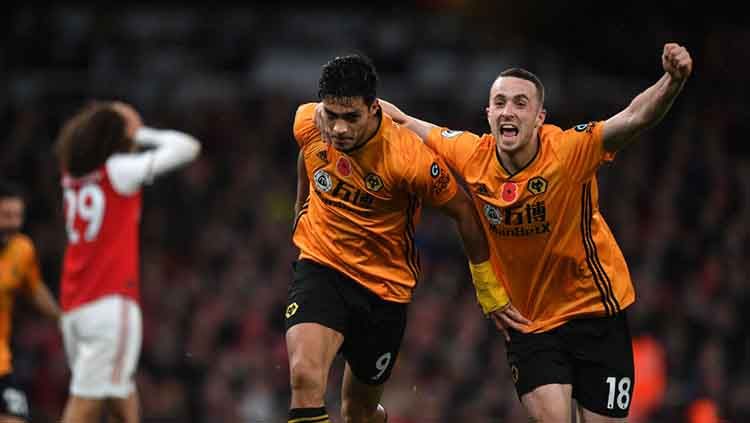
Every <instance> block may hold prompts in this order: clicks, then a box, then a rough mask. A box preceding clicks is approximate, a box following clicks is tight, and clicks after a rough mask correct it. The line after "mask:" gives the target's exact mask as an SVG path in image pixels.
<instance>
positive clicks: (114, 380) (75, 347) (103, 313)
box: [61, 295, 142, 398]
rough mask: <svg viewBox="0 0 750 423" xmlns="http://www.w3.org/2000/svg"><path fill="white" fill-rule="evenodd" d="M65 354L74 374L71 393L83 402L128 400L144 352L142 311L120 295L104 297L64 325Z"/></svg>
mask: <svg viewBox="0 0 750 423" xmlns="http://www.w3.org/2000/svg"><path fill="white" fill-rule="evenodd" d="M61 325H62V332H63V341H64V344H65V354H66V355H67V357H68V365H69V366H70V370H71V372H72V373H73V377H72V378H71V381H70V393H71V394H72V395H75V396H78V397H84V398H107V397H117V398H127V397H128V396H129V395H130V394H131V393H132V392H133V391H134V389H135V382H134V374H135V370H136V366H137V364H138V356H139V355H140V352H141V338H142V328H141V309H140V307H139V306H138V304H136V303H135V302H134V301H133V300H131V299H129V298H126V297H122V296H119V295H113V296H107V297H102V298H100V299H98V300H96V301H94V302H91V303H89V304H85V305H83V306H81V307H78V308H76V309H74V310H72V311H70V312H67V313H64V314H63V317H62V321H61Z"/></svg>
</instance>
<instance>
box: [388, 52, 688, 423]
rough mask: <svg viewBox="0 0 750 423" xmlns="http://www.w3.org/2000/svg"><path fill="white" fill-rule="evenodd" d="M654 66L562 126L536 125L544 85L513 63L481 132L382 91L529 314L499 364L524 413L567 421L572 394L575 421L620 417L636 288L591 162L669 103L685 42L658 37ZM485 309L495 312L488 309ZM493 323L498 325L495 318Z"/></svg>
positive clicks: (626, 394)
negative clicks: (458, 182) (472, 212)
mask: <svg viewBox="0 0 750 423" xmlns="http://www.w3.org/2000/svg"><path fill="white" fill-rule="evenodd" d="M661 61H662V66H663V68H664V75H663V76H662V77H661V78H660V79H659V80H658V81H657V82H656V83H655V84H653V85H652V86H651V87H649V88H647V89H646V90H645V91H643V92H642V93H640V94H639V95H638V96H636V97H635V98H634V99H633V100H632V102H631V103H630V104H629V105H628V107H626V108H625V109H624V110H622V111H621V112H619V113H617V114H616V115H614V116H612V117H610V118H609V119H607V120H605V121H596V122H590V123H585V124H581V125H578V126H576V127H574V128H571V129H568V130H562V129H560V128H558V127H556V126H553V125H546V124H544V118H545V109H544V87H543V85H542V83H541V82H540V81H539V79H538V78H537V77H536V76H535V75H533V74H531V73H530V72H528V71H526V70H523V69H518V68H514V69H509V70H506V71H504V72H502V73H501V74H500V76H499V77H498V78H497V79H496V80H495V82H494V83H493V84H492V87H491V88H490V95H489V105H488V107H487V120H488V122H489V124H490V128H491V132H492V133H491V134H486V135H483V136H481V137H480V136H477V135H474V134H471V133H468V132H461V131H452V130H449V129H446V128H440V127H437V126H435V125H432V124H430V123H428V122H424V121H421V120H419V119H416V118H412V117H410V116H408V115H406V114H404V113H403V112H402V111H400V110H399V109H398V108H396V107H395V106H393V105H391V104H389V103H387V102H384V101H382V100H381V104H382V105H383V106H382V107H383V110H384V112H385V113H386V114H388V115H390V116H392V117H393V119H394V120H395V121H397V122H399V123H403V124H405V125H406V126H407V127H409V128H411V129H413V130H414V131H415V132H416V133H417V134H419V135H420V137H421V138H422V139H423V140H424V141H425V143H426V144H427V145H428V146H430V147H431V148H432V149H434V150H435V151H436V152H437V153H438V154H439V155H440V156H441V157H443V158H444V159H445V160H446V162H447V163H448V165H449V166H451V168H452V169H454V171H455V172H456V173H457V174H459V175H460V176H461V177H462V178H463V179H464V180H465V182H466V184H467V186H468V187H469V189H470V191H471V194H472V197H473V200H474V205H475V207H476V209H477V210H478V211H479V213H480V214H481V217H482V219H481V220H482V224H483V226H484V230H485V233H486V234H487V238H488V241H489V243H490V247H491V251H492V257H491V261H492V265H493V267H494V269H495V271H496V272H497V275H498V277H499V278H500V279H501V280H502V281H503V282H504V284H505V288H506V290H507V292H508V295H509V296H510V299H511V301H512V302H513V304H514V305H515V306H516V307H517V308H518V310H519V311H520V312H521V314H523V315H524V316H526V317H527V318H529V319H531V321H532V322H533V323H532V324H531V326H530V330H529V331H527V332H525V333H523V332H522V331H518V330H516V329H515V328H513V327H511V328H510V335H511V336H510V340H509V342H508V361H509V364H510V365H511V370H512V375H513V379H514V382H515V384H516V390H517V392H518V395H519V397H520V398H521V401H522V403H523V404H524V406H525V408H526V410H527V411H528V413H529V415H530V416H531V418H532V420H533V421H542V422H566V421H569V419H570V408H571V404H572V399H571V398H575V399H576V401H577V403H578V413H579V415H581V417H582V418H583V420H584V421H586V422H617V421H625V418H626V417H627V415H628V409H629V406H630V399H631V396H632V393H633V355H632V345H631V339H630V333H629V329H628V323H627V319H626V313H625V310H626V309H627V307H628V306H630V305H631V304H632V303H633V301H634V300H635V292H634V289H633V284H632V282H631V279H630V274H629V272H628V268H627V265H626V264H625V259H624V257H623V255H622V252H621V251H620V248H619V247H618V245H617V242H616V241H615V239H614V237H613V235H612V232H611V231H610V229H609V227H608V226H607V224H606V222H605V221H604V218H603V217H602V215H601V213H600V212H599V207H598V196H599V195H598V187H597V181H596V171H597V169H598V167H599V165H600V164H601V163H603V162H606V161H611V160H613V158H614V156H615V154H616V153H617V152H618V151H619V150H621V149H622V148H623V147H625V146H626V145H627V144H628V143H629V142H631V141H632V140H633V139H634V138H635V137H636V136H637V135H638V134H640V133H641V132H642V131H644V130H646V129H648V128H650V127H651V126H653V125H655V124H656V123H658V122H659V121H660V120H661V119H662V118H663V117H664V115H665V114H666V113H667V111H668V110H669V109H670V107H671V105H672V103H673V102H674V100H675V98H676V97H677V95H678V94H679V93H680V91H681V90H682V87H683V85H684V84H685V81H686V80H687V78H688V76H689V75H690V73H691V70H692V59H691V58H690V54H689V53H688V51H687V50H686V49H685V48H684V47H683V46H680V45H678V44H674V43H669V44H666V45H664V49H663V53H662V56H661ZM493 317H494V316H493ZM496 323H498V324H500V325H505V324H506V323H507V322H506V321H505V320H504V317H502V316H500V317H496Z"/></svg>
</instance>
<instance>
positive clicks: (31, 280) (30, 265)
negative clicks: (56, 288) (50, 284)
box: [21, 240, 43, 294]
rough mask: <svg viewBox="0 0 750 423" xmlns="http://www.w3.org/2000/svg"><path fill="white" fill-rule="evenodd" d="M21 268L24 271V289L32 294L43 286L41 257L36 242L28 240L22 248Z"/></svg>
mask: <svg viewBox="0 0 750 423" xmlns="http://www.w3.org/2000/svg"><path fill="white" fill-rule="evenodd" d="M21 257H22V258H21V270H22V272H23V289H24V291H26V292H27V293H29V294H31V293H33V292H35V291H36V290H37V289H39V287H40V286H41V284H42V283H43V282H42V272H41V270H40V269H39V259H38V258H37V255H36V250H35V249H34V244H32V243H31V241H30V240H26V242H24V243H23V245H22V248H21Z"/></svg>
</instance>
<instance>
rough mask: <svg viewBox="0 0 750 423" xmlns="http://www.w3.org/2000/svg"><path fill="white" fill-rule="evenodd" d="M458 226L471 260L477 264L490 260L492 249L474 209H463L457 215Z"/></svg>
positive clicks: (465, 249) (467, 254)
mask: <svg viewBox="0 0 750 423" xmlns="http://www.w3.org/2000/svg"><path fill="white" fill-rule="evenodd" d="M455 221H456V228H457V230H458V233H459V235H460V237H461V241H462V242H463V245H464V251H465V252H466V256H467V257H468V258H469V261H470V262H472V263H474V264H477V263H482V262H484V261H487V260H489V258H490V249H489V245H488V244H487V238H486V237H485V236H484V232H483V231H482V226H481V225H480V224H479V221H478V220H477V218H476V214H475V213H474V211H473V209H471V210H462V211H461V213H460V214H459V215H458V216H456V218H455Z"/></svg>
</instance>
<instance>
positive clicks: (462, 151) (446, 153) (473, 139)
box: [425, 127, 480, 173]
mask: <svg viewBox="0 0 750 423" xmlns="http://www.w3.org/2000/svg"><path fill="white" fill-rule="evenodd" d="M479 139H480V138H479V136H477V135H475V134H472V133H471V132H466V131H453V130H450V129H447V128H440V127H437V128H432V130H430V132H429V134H427V139H426V140H425V144H427V146H428V147H430V148H431V149H432V150H434V151H435V152H436V153H437V154H438V155H440V157H442V158H443V159H445V161H446V163H447V164H448V166H450V167H451V168H453V169H454V170H456V171H457V172H459V173H463V170H464V168H465V167H466V164H467V163H468V162H469V159H470V158H471V156H472V155H473V154H474V153H475V152H476V149H477V148H478V146H479Z"/></svg>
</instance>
